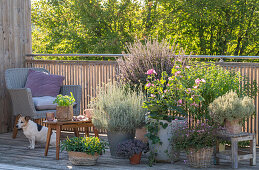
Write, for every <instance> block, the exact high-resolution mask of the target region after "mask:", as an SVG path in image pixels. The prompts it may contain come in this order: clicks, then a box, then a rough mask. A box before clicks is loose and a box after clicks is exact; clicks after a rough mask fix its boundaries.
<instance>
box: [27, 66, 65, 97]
mask: <svg viewBox="0 0 259 170" xmlns="http://www.w3.org/2000/svg"><path fill="white" fill-rule="evenodd" d="M64 79H65V77H63V76H58V75H53V74H47V73H44V72H40V71H35V70H32V69H30V70H29V71H28V77H27V81H26V84H25V88H30V89H31V92H32V97H40V96H53V97H56V96H57V95H58V94H59V91H60V87H61V86H62V82H63V80H64Z"/></svg>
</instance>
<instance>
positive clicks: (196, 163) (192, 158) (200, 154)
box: [187, 147, 214, 168]
mask: <svg viewBox="0 0 259 170" xmlns="http://www.w3.org/2000/svg"><path fill="white" fill-rule="evenodd" d="M213 150H214V149H213V147H208V148H202V149H199V150H195V149H189V150H188V152H187V160H188V164H189V166H191V167H194V168H207V167H209V166H210V165H211V158H212V155H213Z"/></svg>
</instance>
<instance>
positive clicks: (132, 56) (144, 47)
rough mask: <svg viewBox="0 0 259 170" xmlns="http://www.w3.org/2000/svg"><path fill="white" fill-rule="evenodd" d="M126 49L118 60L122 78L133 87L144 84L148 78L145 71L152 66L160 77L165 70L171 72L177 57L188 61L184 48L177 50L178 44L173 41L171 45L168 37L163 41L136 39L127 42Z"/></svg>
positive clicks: (184, 61)
mask: <svg viewBox="0 0 259 170" xmlns="http://www.w3.org/2000/svg"><path fill="white" fill-rule="evenodd" d="M126 49H127V50H126V52H124V53H123V54H125V55H124V56H123V58H119V59H118V60H117V62H118V65H119V69H120V73H121V74H120V78H121V80H122V81H124V82H125V83H128V84H130V86H131V87H135V86H137V87H139V86H144V85H145V84H146V78H147V75H146V74H145V73H146V72H147V70H149V69H151V68H153V69H154V70H156V72H157V74H158V78H160V77H161V73H162V72H163V71H165V72H166V73H167V74H170V73H171V69H172V68H173V66H174V63H175V60H176V59H180V60H181V61H182V62H183V63H186V62H187V61H188V58H186V57H185V52H184V50H183V49H179V51H176V49H177V45H175V43H173V45H172V46H170V41H168V40H166V39H163V40H162V41H161V42H159V41H158V40H152V39H148V40H145V42H144V43H142V42H141V41H140V40H136V41H135V42H134V43H129V44H127V45H126ZM143 89H144V88H143Z"/></svg>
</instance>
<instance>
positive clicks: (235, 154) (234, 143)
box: [216, 132, 256, 168]
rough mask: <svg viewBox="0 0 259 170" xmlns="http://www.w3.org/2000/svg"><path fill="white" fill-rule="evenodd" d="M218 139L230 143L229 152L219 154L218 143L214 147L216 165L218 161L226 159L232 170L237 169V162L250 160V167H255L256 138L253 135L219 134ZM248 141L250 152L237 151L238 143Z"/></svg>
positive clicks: (244, 133) (243, 133)
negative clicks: (230, 163) (229, 162)
mask: <svg viewBox="0 0 259 170" xmlns="http://www.w3.org/2000/svg"><path fill="white" fill-rule="evenodd" d="M217 137H218V139H223V140H227V141H231V150H226V151H222V152H219V142H217V147H216V163H217V164H218V163H219V159H226V160H231V161H232V168H238V161H239V160H245V159H250V165H251V166H255V165H256V138H255V134H254V133H246V132H242V133H239V134H227V133H226V132H225V133H219V134H218V135H217ZM241 141H250V152H249V153H247V152H244V151H238V142H241Z"/></svg>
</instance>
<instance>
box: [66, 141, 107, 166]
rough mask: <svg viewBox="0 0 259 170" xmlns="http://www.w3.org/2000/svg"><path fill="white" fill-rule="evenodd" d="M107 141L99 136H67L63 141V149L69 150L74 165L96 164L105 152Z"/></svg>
mask: <svg viewBox="0 0 259 170" xmlns="http://www.w3.org/2000/svg"><path fill="white" fill-rule="evenodd" d="M105 147H106V143H105V142H102V141H100V139H99V138H97V137H74V138H70V139H69V138H67V139H66V140H64V141H62V143H61V151H63V150H66V151H67V152H68V156H69V161H70V162H71V163H72V164H73V165H95V164H96V162H97V159H98V157H99V156H100V155H101V154H102V153H103V152H105Z"/></svg>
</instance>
